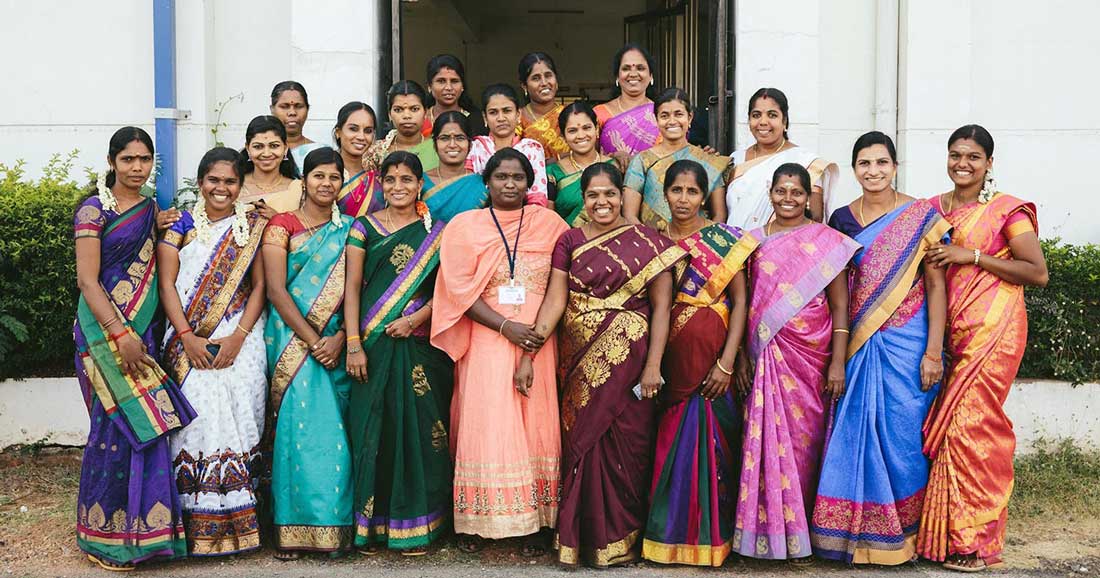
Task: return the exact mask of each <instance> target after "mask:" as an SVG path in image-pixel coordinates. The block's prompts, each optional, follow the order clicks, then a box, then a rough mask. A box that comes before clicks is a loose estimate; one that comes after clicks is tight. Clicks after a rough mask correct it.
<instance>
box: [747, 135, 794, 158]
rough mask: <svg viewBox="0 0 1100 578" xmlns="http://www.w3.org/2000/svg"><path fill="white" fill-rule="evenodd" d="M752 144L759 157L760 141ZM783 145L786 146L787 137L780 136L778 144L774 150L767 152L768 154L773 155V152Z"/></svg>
mask: <svg viewBox="0 0 1100 578" xmlns="http://www.w3.org/2000/svg"><path fill="white" fill-rule="evenodd" d="M752 146H753V147H754V148H755V149H756V156H758V157H759V156H760V143H753V145H752ZM784 146H787V139H786V138H780V139H779V146H777V147H775V150H774V151H771V152H769V153H767V154H768V155H774V154H775V153H777V152H779V151H780V149H782V148H783V147H784Z"/></svg>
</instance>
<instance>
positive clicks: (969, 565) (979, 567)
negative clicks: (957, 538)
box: [943, 554, 1004, 574]
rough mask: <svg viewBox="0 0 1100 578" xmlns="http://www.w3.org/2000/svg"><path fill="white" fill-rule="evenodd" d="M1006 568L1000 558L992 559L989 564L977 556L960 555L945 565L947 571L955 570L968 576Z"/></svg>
mask: <svg viewBox="0 0 1100 578" xmlns="http://www.w3.org/2000/svg"><path fill="white" fill-rule="evenodd" d="M1001 566H1004V562H1002V561H1001V559H1000V558H991V559H990V560H989V561H988V562H987V561H986V560H984V559H982V558H979V557H978V555H977V554H960V555H956V556H954V557H953V558H952V559H950V560H948V561H946V562H944V563H943V567H944V569H946V570H954V571H955V572H966V573H967V574H974V573H976V572H984V571H985V570H992V569H994V568H1000V567H1001Z"/></svg>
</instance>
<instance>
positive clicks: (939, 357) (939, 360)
mask: <svg viewBox="0 0 1100 578" xmlns="http://www.w3.org/2000/svg"><path fill="white" fill-rule="evenodd" d="M924 358H925V359H927V360H928V361H934V362H936V363H943V355H942V354H940V355H932V354H931V353H928V352H927V351H925V352H924Z"/></svg>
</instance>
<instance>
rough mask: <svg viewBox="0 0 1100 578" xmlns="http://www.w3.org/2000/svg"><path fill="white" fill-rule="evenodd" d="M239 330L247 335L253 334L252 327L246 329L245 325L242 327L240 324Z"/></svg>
mask: <svg viewBox="0 0 1100 578" xmlns="http://www.w3.org/2000/svg"><path fill="white" fill-rule="evenodd" d="M237 331H240V332H241V333H244V336H245V337H248V336H249V335H252V330H251V329H245V328H244V327H242V326H240V325H237Z"/></svg>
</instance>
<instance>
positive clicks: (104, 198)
mask: <svg viewBox="0 0 1100 578" xmlns="http://www.w3.org/2000/svg"><path fill="white" fill-rule="evenodd" d="M109 172H111V167H107V170H105V171H103V172H101V173H99V176H98V177H96V180H95V190H96V196H97V197H98V198H99V204H100V205H101V206H102V207H103V210H104V211H113V210H115V209H117V208H118V200H116V199H115V194H114V193H113V192H111V189H110V188H109V187H108V186H107V173H109Z"/></svg>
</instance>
